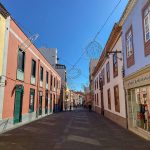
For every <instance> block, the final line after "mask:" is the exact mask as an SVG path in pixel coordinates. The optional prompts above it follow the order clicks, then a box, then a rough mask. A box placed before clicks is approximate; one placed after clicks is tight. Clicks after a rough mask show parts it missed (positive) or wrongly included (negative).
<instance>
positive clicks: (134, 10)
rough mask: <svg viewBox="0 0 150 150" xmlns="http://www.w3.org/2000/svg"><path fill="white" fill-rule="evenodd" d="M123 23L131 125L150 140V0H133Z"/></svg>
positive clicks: (123, 16) (126, 82)
mask: <svg viewBox="0 0 150 150" xmlns="http://www.w3.org/2000/svg"><path fill="white" fill-rule="evenodd" d="M120 24H122V33H123V34H122V43H123V50H124V69H125V77H124V85H125V89H126V99H127V109H128V127H129V130H131V131H133V132H135V133H137V134H139V135H140V136H143V137H144V138H146V139H149V140H150V1H149V0H130V1H129V3H128V5H127V7H126V10H125V12H124V13H123V15H122V17H121V19H120Z"/></svg>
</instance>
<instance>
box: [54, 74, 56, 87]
mask: <svg viewBox="0 0 150 150" xmlns="http://www.w3.org/2000/svg"><path fill="white" fill-rule="evenodd" d="M55 82H56V79H55V77H54V88H55V86H56V83H55Z"/></svg>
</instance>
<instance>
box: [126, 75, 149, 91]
mask: <svg viewBox="0 0 150 150" xmlns="http://www.w3.org/2000/svg"><path fill="white" fill-rule="evenodd" d="M148 84H150V73H146V74H143V75H141V76H138V77H136V78H134V79H132V80H129V81H126V82H125V88H126V89H130V88H135V87H140V86H144V85H148Z"/></svg>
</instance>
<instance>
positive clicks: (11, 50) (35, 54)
mask: <svg viewBox="0 0 150 150" xmlns="http://www.w3.org/2000/svg"><path fill="white" fill-rule="evenodd" d="M26 39H27V37H26V36H25V34H24V33H23V32H22V31H21V30H20V28H19V27H18V26H17V25H16V23H15V22H14V21H13V20H12V19H11V20H10V30H9V44H8V56H7V57H8V59H7V71H6V76H7V78H6V79H7V85H6V86H5V94H4V104H3V118H4V119H5V118H13V112H14V100H15V92H14V91H13V90H14V87H15V85H16V84H22V85H23V86H24V95H23V105H22V106H23V108H22V114H23V115H24V114H28V113H29V96H30V88H33V89H35V103H34V108H35V111H36V108H37V102H38V97H37V84H38V82H39V79H37V77H38V75H39V74H40V70H39V72H38V62H39V64H40V66H43V69H44V74H43V77H44V80H43V87H40V88H39V91H42V92H43V99H42V101H43V102H42V108H43V110H44V108H45V91H46V84H45V83H46V71H48V72H49V87H48V90H49V98H50V93H52V94H53V95H55V97H56V98H58V97H59V95H60V88H59V89H57V90H54V87H52V90H51V91H50V74H52V75H53V76H54V77H55V78H57V80H58V81H59V82H61V78H60V76H59V75H58V73H57V72H56V71H55V70H54V69H53V68H52V66H51V65H50V64H49V63H48V62H47V61H46V59H45V58H44V57H43V55H42V54H41V53H40V52H39V51H38V50H37V48H36V47H35V46H34V45H31V46H30V47H29V48H27V49H26V50H25V71H24V74H25V78H24V82H21V81H18V80H16V71H17V57H18V46H19V45H20V44H21V43H22V42H23V41H25V40H26ZM32 59H34V60H35V61H36V65H37V66H36V84H35V85H31V83H30V79H31V62H32ZM53 85H54V83H53ZM56 95H57V96H56ZM49 107H50V106H49Z"/></svg>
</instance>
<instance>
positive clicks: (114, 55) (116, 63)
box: [113, 53, 118, 77]
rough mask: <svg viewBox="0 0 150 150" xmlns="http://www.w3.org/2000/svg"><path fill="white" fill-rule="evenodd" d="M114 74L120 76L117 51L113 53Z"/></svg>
mask: <svg viewBox="0 0 150 150" xmlns="http://www.w3.org/2000/svg"><path fill="white" fill-rule="evenodd" d="M113 74H114V77H116V76H118V59H117V53H114V54H113Z"/></svg>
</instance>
